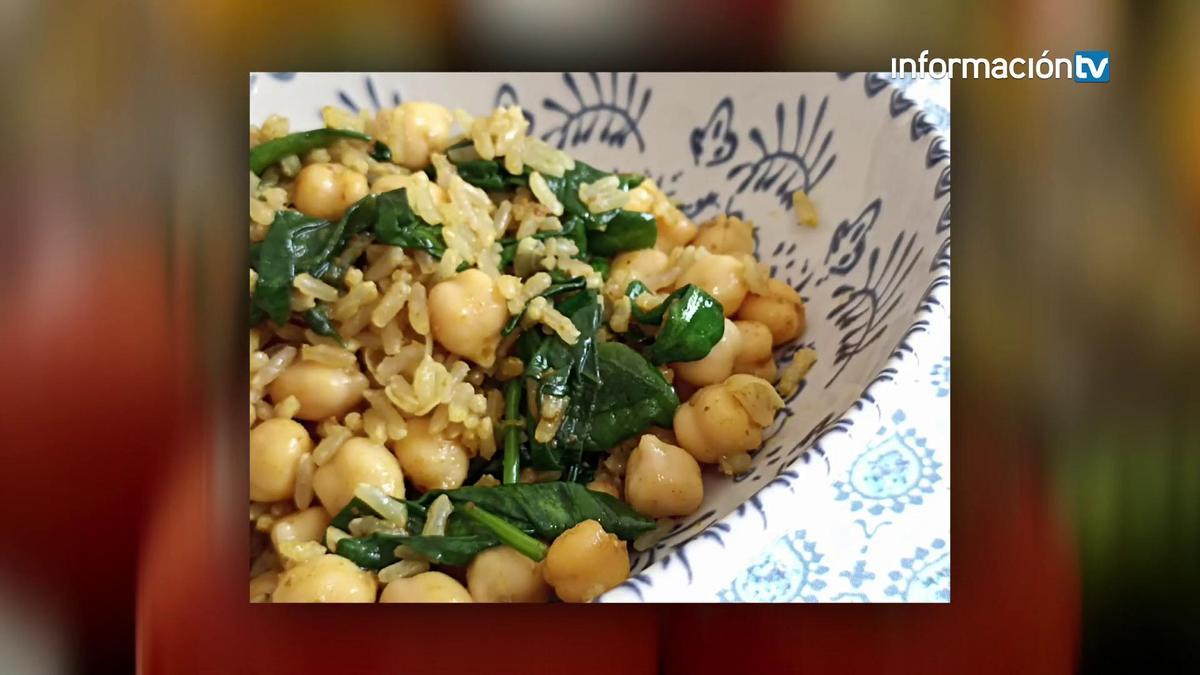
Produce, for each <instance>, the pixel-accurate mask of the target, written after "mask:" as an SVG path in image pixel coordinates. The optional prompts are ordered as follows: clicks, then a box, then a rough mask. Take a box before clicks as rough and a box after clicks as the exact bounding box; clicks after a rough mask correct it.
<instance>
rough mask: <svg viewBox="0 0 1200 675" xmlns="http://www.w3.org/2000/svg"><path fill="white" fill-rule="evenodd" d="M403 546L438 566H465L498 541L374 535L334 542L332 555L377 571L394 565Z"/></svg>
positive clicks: (476, 536) (478, 537)
mask: <svg viewBox="0 0 1200 675" xmlns="http://www.w3.org/2000/svg"><path fill="white" fill-rule="evenodd" d="M402 544H403V545H404V546H407V547H409V548H411V549H412V550H414V551H416V552H417V553H419V554H421V555H422V556H424V557H425V558H427V559H428V560H429V561H430V562H433V563H438V564H441V565H466V564H468V563H470V562H471V559H472V558H474V557H475V556H476V555H478V554H479V553H481V552H483V551H485V550H487V549H489V548H492V547H493V546H497V545H499V544H500V540H499V539H497V538H496V537H495V536H493V535H490V534H489V535H481V534H468V535H446V536H430V535H420V534H417V535H400V534H388V533H383V532H376V533H375V534H371V535H368V536H366V537H357V538H347V539H342V540H341V541H339V542H338V545H337V551H336V553H337V554H338V555H340V556H342V557H343V558H349V559H350V561H351V562H353V563H354V564H356V565H358V566H359V567H362V568H364V569H369V570H378V569H383V568H384V567H387V566H388V565H391V564H392V563H394V562H396V561H397V560H398V558H397V557H396V547H397V546H400V545H402Z"/></svg>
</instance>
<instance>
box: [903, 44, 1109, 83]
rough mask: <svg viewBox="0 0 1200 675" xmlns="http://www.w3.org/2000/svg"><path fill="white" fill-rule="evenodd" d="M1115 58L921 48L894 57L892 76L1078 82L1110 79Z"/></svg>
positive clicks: (1103, 54)
mask: <svg viewBox="0 0 1200 675" xmlns="http://www.w3.org/2000/svg"><path fill="white" fill-rule="evenodd" d="M1111 64H1112V58H1111V56H1110V54H1109V53H1108V52H1107V51H1102V50H1080V51H1077V52H1075V55H1074V58H1067V57H1065V56H1060V57H1051V56H1050V50H1049V49H1047V50H1044V51H1043V52H1042V54H1041V57H1029V56H1025V57H1020V56H1019V57H1015V58H1002V57H996V58H983V57H957V56H955V57H950V58H942V57H940V56H933V57H931V56H930V55H929V50H928V49H923V50H921V53H920V54H918V55H917V58H915V59H912V58H895V57H893V58H892V77H893V78H904V77H915V78H919V79H920V78H926V77H931V78H933V79H935V80H940V79H943V78H947V77H949V78H955V77H962V78H966V79H980V80H983V79H986V80H1074V81H1076V82H1085V83H1095V82H1108V80H1109V76H1110V74H1111Z"/></svg>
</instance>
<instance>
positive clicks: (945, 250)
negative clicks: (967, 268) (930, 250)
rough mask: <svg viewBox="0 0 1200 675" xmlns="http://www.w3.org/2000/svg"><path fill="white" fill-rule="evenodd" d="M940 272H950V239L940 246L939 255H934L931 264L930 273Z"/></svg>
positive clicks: (946, 239) (943, 241) (947, 238)
mask: <svg viewBox="0 0 1200 675" xmlns="http://www.w3.org/2000/svg"><path fill="white" fill-rule="evenodd" d="M938 270H944V271H946V272H949V271H950V237H946V238H945V239H944V240H942V243H941V244H939V245H938V250H937V253H935V254H934V256H933V260H932V261H931V262H930V263H929V271H930V272H936V271H938ZM947 281H949V280H947Z"/></svg>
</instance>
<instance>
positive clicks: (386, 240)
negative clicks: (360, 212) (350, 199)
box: [363, 188, 446, 258]
mask: <svg viewBox="0 0 1200 675" xmlns="http://www.w3.org/2000/svg"><path fill="white" fill-rule="evenodd" d="M370 198H371V197H370V196H367V197H364V198H363V199H370ZM374 216H375V222H374V226H375V240H376V241H378V242H380V243H383V244H391V245H392V246H403V247H404V248H415V249H419V250H422V251H426V252H428V253H429V254H430V255H432V256H433V257H434V258H441V257H442V254H443V253H445V252H446V242H445V241H444V240H443V239H442V228H441V227H438V226H435V225H430V224H429V223H426V222H425V221H424V220H421V219H420V218H419V217H418V216H417V214H415V213H413V211H412V209H411V208H409V206H408V195H407V194H406V193H405V190H404V188H400V189H398V190H392V191H391V192H384V193H383V194H380V195H378V196H377V197H375V213H374Z"/></svg>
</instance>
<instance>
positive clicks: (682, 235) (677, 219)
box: [654, 207, 696, 251]
mask: <svg viewBox="0 0 1200 675" xmlns="http://www.w3.org/2000/svg"><path fill="white" fill-rule="evenodd" d="M655 222H656V224H657V225H658V237H657V238H656V239H655V242H654V248H656V249H658V250H660V251H670V250H672V249H676V248H679V247H680V246H686V245H687V243H688V242H690V241H691V240H692V239H694V238H695V237H696V224H695V223H693V222H692V221H690V220H688V219H687V217H686V216H684V215H683V214H682V213H680V212H679V210H678V209H675V208H673V207H672V209H671V210H669V211H667V212H666V213H665V214H655Z"/></svg>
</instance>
